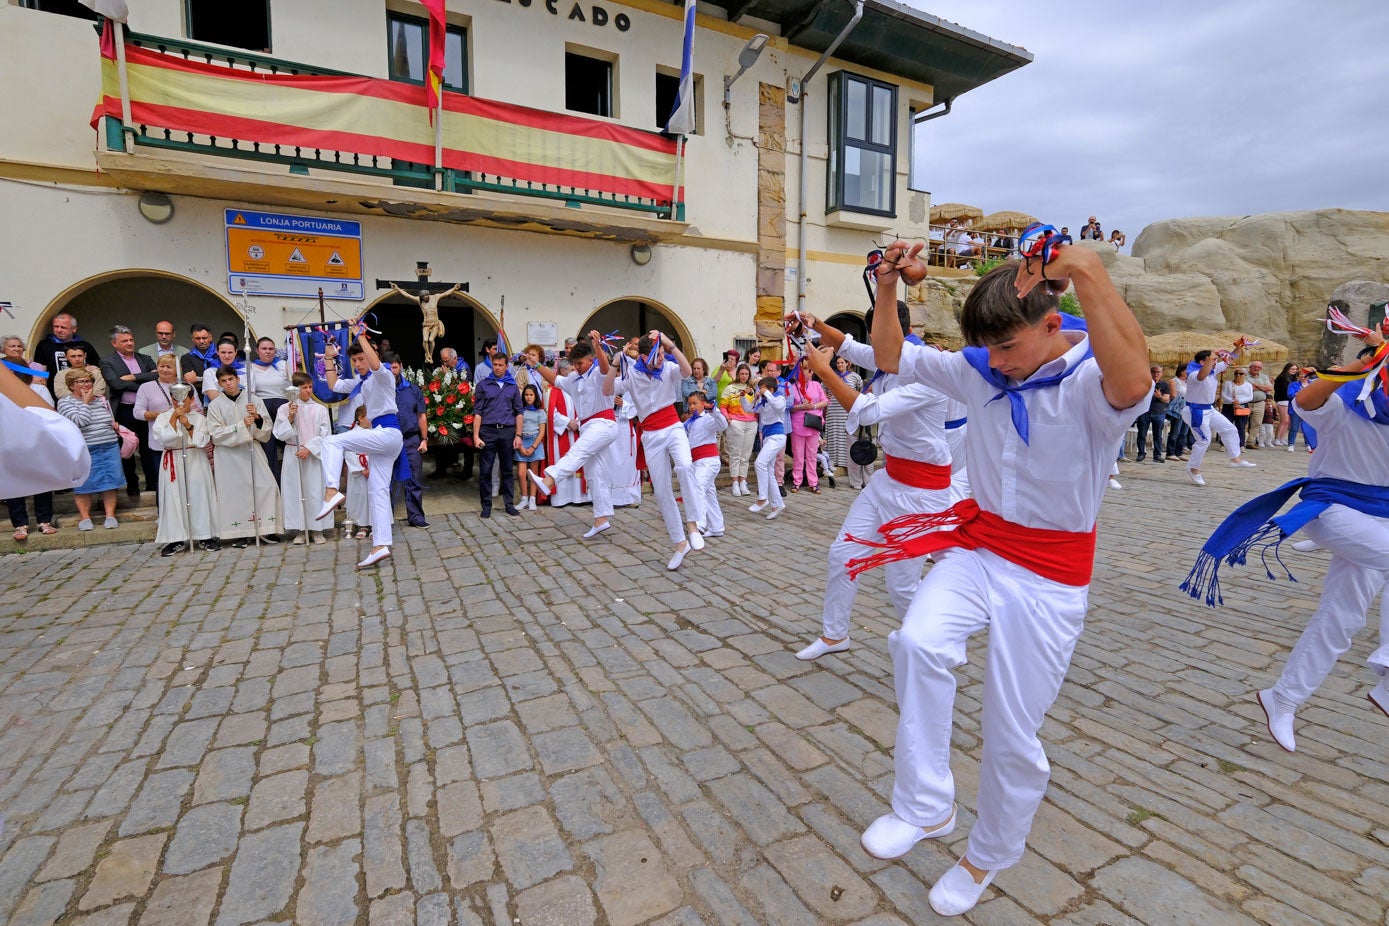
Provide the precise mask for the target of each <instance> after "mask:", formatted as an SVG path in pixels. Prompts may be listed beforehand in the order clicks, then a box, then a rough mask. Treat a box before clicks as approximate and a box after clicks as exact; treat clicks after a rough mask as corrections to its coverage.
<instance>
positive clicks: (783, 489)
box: [777, 486, 786, 498]
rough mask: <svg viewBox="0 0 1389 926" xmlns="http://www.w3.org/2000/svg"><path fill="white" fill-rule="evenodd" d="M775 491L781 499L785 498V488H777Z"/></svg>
mask: <svg viewBox="0 0 1389 926" xmlns="http://www.w3.org/2000/svg"><path fill="white" fill-rule="evenodd" d="M777 491H778V492H780V493H781V497H782V498H785V497H786V486H777Z"/></svg>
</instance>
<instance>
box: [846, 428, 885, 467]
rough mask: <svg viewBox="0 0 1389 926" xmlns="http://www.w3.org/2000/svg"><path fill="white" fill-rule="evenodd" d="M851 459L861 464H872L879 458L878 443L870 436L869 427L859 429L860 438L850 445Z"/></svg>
mask: <svg viewBox="0 0 1389 926" xmlns="http://www.w3.org/2000/svg"><path fill="white" fill-rule="evenodd" d="M849 459H850V460H853V461H854V462H855V463H857V464H858V465H859V466H872V465H873V461H874V460H876V459H878V445H877V444H875V443H873V439H872V438H871V437H869V436H868V429H867V428H859V429H858V440H856V441H854V442H853V443H852V444H851V445H849Z"/></svg>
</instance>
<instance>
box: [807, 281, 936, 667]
mask: <svg viewBox="0 0 1389 926" xmlns="http://www.w3.org/2000/svg"><path fill="white" fill-rule="evenodd" d="M869 314H870V318H869V319H868V322H869V324H870V325H872V324H873V319H872V317H871V316H872V315H874V314H876V310H870V313H869ZM893 314H894V316H895V317H896V319H897V323H898V325H899V327H900V329H901V331H902V332H903V333H904V334H905V335H906V338H907V339H908V341H910V342H911V343H913V344H916V345H921V344H922V341H921V339H920V338H918V337H916V335H914V334H911V333H910V332H911V315H910V313H909V312H908V310H907V304H906V303H905V302H900V301H899V302H898V303H897V305H896V306H895V307H894V308H893ZM800 317H801V319H802V320H803V321H804V322H805V324H806V325H809V326H811V327H812V328H814V330H815V331H817V332H818V333H819V335H820V343H821V344H823V345H825V346H824V347H823V348H817V347H814V346H813V345H812V346H811V347H810V348H809V350H808V351H807V353H806V361H807V362H808V363H809V364H810V368H811V369H812V370H814V371H815V373H816V375H818V376H819V377H820V381H821V382H823V383H824V384H825V388H826V389H828V390H829V391H830V393H831V394H832V395H833V396H834V397H835V399H836V400H838V402H839V404H840V405H842V406H844V408H846V409H848V412H849V418H848V421H847V423H846V425H845V427H846V429H847V430H848V432H849V433H850V434H852V433H854V432H855V431H857V430H858V429H859V428H861V427H869V426H870V425H873V424H877V425H878V441H879V443H880V444H882V447H883V453H884V454H885V455H886V457H887V460H886V466H885V468H883V469H880V470H878V471H877V472H876V473H874V474H873V475H872V476H871V477H870V478H869V480H868V484H867V485H866V486H864V490H863V491H862V492H860V493H859V494H858V495H857V496H855V498H854V503H853V504H852V505H850V506H849V513H848V515H847V516H846V517H845V518H844V524H843V526H842V527H840V529H839V537H838V539H836V540H835V541H834V543H832V544H830V552H829V578H828V579H827V581H826V582H825V605H824V612H823V614H822V616H821V623H822V631H821V634H820V636H819V637H818V638H817V639H816V640H815V641H814V642H813V643H811V644H810V645H809V646H807V647H806V648H805V649H803V650H801V651H800V652H798V653H797V654H796V658H797V659H803V660H809V659H818V658H819V657H821V656H823V655H825V654H826V653H842V652H844V651H845V650H847V649H848V648H849V614H850V612H851V611H852V610H853V607H854V596H855V595H856V594H857V593H858V582H857V581H855V580H854V579H852V578H850V577H849V571H848V566H847V564H848V562H849V560H850V559H851V558H853V557H854V556H859V555H861V554H862V553H863V547H862V545H860V544H859V543H858V542H856V541H855V540H854V539H852V538H855V537H866V538H873V539H876V538H877V537H878V536H879V529H880V528H881V527H882V526H883V525H884V524H886V523H887V522H888V521H891V520H892V519H893V518H897V517H900V516H902V515H907V514H916V513H922V512H933V511H944V510H945V509H947V508H949V507H950V505H951V504H952V503H953V502H955V501H956V500H957V499H956V497H955V496H954V494H953V493H952V492H951V490H950V481H951V465H950V447H949V445H948V444H947V442H946V437H945V421H946V415H947V414H948V410H949V408H950V406H951V402H950V400H949V399H947V398H946V397H945V396H944V395H942V394H941V393H939V392H937V391H935V390H934V389H932V388H930V387H929V386H925V385H923V384H921V383H912V384H910V385H905V386H904V385H901V384H900V383H899V382H898V378H897V376H896V375H894V374H892V373H884V374H882V375H880V376H877V377H876V380H875V382H874V390H875V391H874V393H873V394H871V395H860V394H859V393H858V392H857V391H856V390H855V389H853V388H852V387H850V386H849V384H848V383H846V382H844V380H842V379H840V378H839V377H838V376H837V375H835V374H834V372H833V370H831V368H830V363H831V362H832V361H833V358H834V353H835V351H836V350H837V351H838V352H839V353H840V355H841V356H843V357H846V358H847V359H848V360H849V362H850V363H852V364H854V365H856V366H860V367H866V368H870V369H871V368H872V366H873V348H871V347H869V346H868V345H867V344H860V343H858V342H857V341H855V340H854V338H853V336H852V335H846V334H844V333H843V332H842V331H840V330H838V329H837V328H833V327H831V326H830V325H827V324H825V322H823V321H821V320H820V319H818V318H816V317H815V316H813V315H811V314H809V313H806V312H802V313H800ZM920 581H921V563H920V562H919V561H918V560H916V559H906V560H898V561H895V562H892V563H889V564H888V565H887V567H886V582H887V594H888V598H889V599H891V601H892V606H893V607H894V608H895V609H896V610H897V617H898V618H899V619H901V618H905V617H906V616H907V607H908V606H909V605H910V604H911V601H912V595H913V594H915V593H916V586H917V584H918V583H919V582H920Z"/></svg>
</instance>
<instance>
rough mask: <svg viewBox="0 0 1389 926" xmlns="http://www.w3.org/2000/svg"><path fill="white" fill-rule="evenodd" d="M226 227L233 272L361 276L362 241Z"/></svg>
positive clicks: (234, 225) (329, 236) (234, 220)
mask: <svg viewBox="0 0 1389 926" xmlns="http://www.w3.org/2000/svg"><path fill="white" fill-rule="evenodd" d="M239 218H241V216H237V217H236V218H234V219H233V220H232V226H229V227H228V228H227V259H228V263H229V265H230V271H231V273H233V274H240V273H247V274H252V273H254V274H282V275H285V276H313V277H340V278H344V279H360V278H361V276H362V241H361V239H360V238H341V237H337V236H333V235H302V234H296V233H290V232H278V231H270V230H267V229H259V228H245V227H239V226H237V223H236V219H239Z"/></svg>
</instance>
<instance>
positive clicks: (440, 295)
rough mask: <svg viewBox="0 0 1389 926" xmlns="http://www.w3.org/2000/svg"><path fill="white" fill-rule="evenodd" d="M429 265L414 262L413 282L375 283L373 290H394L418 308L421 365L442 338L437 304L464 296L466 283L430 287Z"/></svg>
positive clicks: (421, 261)
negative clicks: (420, 322)
mask: <svg viewBox="0 0 1389 926" xmlns="http://www.w3.org/2000/svg"><path fill="white" fill-rule="evenodd" d="M432 273H433V271H432V270H430V269H429V261H427V260H417V261H415V279H414V280H377V281H376V288H377V289H390V290H394V291H395V292H396V294H397V295H400V296H404V297H405V298H406V299H409V300H410V301H411V302H413V303H415V304H416V305H418V306H419V307H420V311H421V312H423V313H424V327H423V330H422V332H421V333H422V334H423V335H424V362H425V363H432V362H433V360H434V342H435V341H436V340H438V339H439V338H442V337H443V336H444V323H443V322H441V321H439V300H441V299H444V298H446V297H448V296H452V295H454V294H456V293H466V292H467V291H468V284H467V283H431V282H430V281H429V277H430V276H431V274H432Z"/></svg>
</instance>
